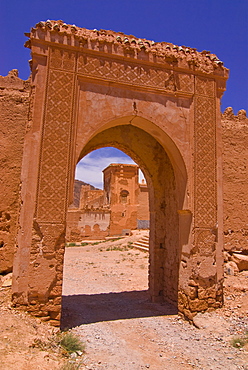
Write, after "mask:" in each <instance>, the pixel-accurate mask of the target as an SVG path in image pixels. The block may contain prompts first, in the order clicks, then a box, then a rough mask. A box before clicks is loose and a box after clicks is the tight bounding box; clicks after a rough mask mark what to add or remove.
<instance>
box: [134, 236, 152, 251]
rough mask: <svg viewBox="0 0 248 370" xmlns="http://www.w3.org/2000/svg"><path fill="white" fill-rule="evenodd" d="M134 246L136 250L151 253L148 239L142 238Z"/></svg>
mask: <svg viewBox="0 0 248 370" xmlns="http://www.w3.org/2000/svg"><path fill="white" fill-rule="evenodd" d="M132 246H133V247H134V248H136V249H140V250H143V251H147V252H148V251H149V238H148V239H144V238H141V239H140V240H138V241H136V242H134V243H133V245H132Z"/></svg>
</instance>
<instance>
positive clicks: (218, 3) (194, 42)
mask: <svg viewBox="0 0 248 370" xmlns="http://www.w3.org/2000/svg"><path fill="white" fill-rule="evenodd" d="M47 19H53V20H58V19H62V20H63V21H65V22H66V23H70V24H76V25H77V26H79V27H85V28H89V29H94V28H97V29H101V28H102V29H108V30H114V31H122V32H124V33H126V34H132V35H135V36H137V37H141V38H147V39H150V40H154V41H167V42H172V43H174V44H177V45H186V46H190V47H195V48H197V49H198V50H199V51H202V50H210V51H211V52H213V53H215V54H216V55H217V56H218V57H219V58H220V59H221V60H222V61H223V62H224V65H225V66H226V67H227V68H229V69H230V78H229V80H228V83H227V91H226V92H225V94H224V97H223V98H222V107H221V109H222V111H224V109H225V108H226V107H228V106H232V107H233V109H234V112H235V113H237V112H238V110H240V109H246V111H247V112H248V0H49V1H48V0H0V24H1V33H0V46H1V56H0V75H3V76H5V75H7V73H8V71H9V70H11V69H13V68H17V69H18V70H19V77H21V78H23V79H27V78H28V76H29V65H28V60H29V59H30V51H29V49H25V48H24V47H23V44H24V42H25V40H26V37H25V36H24V32H29V30H30V28H31V27H32V26H34V25H35V24H36V23H37V22H38V21H40V20H47ZM99 153H100V152H96V153H95V154H94V153H92V154H90V159H91V160H93V158H94V156H95V157H96V158H98V157H99ZM106 153H107V157H109V158H111V161H112V160H113V161H114V160H115V158H116V162H117V157H121V158H122V154H121V153H119V154H118V151H115V152H111V151H110V150H108V151H106ZM101 156H103V153H102V152H101ZM123 160H124V159H123ZM89 162H90V161H89V160H88V164H89ZM92 162H94V161H92ZM106 164H107V162H106ZM80 171H81V170H80ZM80 171H78V172H80ZM80 177H81V179H83V180H84V181H87V178H83V177H82V176H80ZM95 185H96V183H95ZM98 186H99V185H98Z"/></svg>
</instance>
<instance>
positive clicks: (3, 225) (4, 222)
mask: <svg viewBox="0 0 248 370" xmlns="http://www.w3.org/2000/svg"><path fill="white" fill-rule="evenodd" d="M28 106H29V83H28V82H25V81H23V80H21V79H20V78H18V71H17V70H12V71H10V72H9V74H8V76H6V77H3V76H0V141H1V150H0V170H1V175H0V189H1V191H0V273H6V272H8V271H11V270H12V265H13V253H14V248H15V243H16V232H17V220H18V214H19V206H20V205H19V202H20V198H19V191H20V173H21V163H22V153H23V142H24V134H25V126H26V123H27V115H28Z"/></svg>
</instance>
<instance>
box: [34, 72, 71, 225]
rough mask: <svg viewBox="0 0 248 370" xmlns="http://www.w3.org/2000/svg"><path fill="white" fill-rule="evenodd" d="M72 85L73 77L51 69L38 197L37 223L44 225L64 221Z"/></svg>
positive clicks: (67, 73)
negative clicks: (41, 222) (44, 223)
mask: <svg viewBox="0 0 248 370" xmlns="http://www.w3.org/2000/svg"><path fill="white" fill-rule="evenodd" d="M73 84H74V79H73V74H71V73H69V72H66V71H63V72H60V71H56V70H53V69H50V71H49V76H48V82H47V92H46V105H45V117H44V124H43V133H42V150H41V153H42V154H41V158H40V173H39V187H38V194H37V219H38V220H39V221H43V222H63V221H64V219H65V212H66V209H67V186H68V185H67V181H68V180H66V179H68V175H67V172H68V160H69V155H70V133H71V117H72V104H73ZM62 211H63V212H64V213H63V214H61V212H62Z"/></svg>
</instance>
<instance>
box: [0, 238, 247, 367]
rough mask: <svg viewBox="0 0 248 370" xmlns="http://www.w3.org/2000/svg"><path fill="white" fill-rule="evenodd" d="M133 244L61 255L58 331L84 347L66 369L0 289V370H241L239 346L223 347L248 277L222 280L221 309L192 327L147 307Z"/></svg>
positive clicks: (237, 321) (46, 337) (50, 331)
mask: <svg viewBox="0 0 248 370" xmlns="http://www.w3.org/2000/svg"><path fill="white" fill-rule="evenodd" d="M139 237H140V235H134V236H132V237H128V238H125V239H122V240H117V241H114V242H113V241H108V242H104V243H99V244H95V245H86V246H82V247H78V246H75V247H67V248H66V255H65V266H64V285H63V309H62V329H64V330H67V329H70V330H71V331H72V332H73V333H74V334H76V335H77V336H78V337H79V338H80V339H81V340H82V341H83V342H84V343H85V345H86V352H85V354H84V355H83V356H77V355H76V354H73V355H72V356H71V358H70V359H69V362H70V363H69V362H68V359H66V358H64V357H63V356H62V354H61V351H59V348H58V346H56V345H54V344H53V345H51V344H50V345H48V344H49V343H51V342H52V343H55V341H54V338H56V335H57V334H56V331H57V330H58V329H54V328H51V327H50V326H49V325H48V324H46V323H41V322H40V320H38V319H36V318H32V317H30V316H29V315H27V314H25V313H23V312H18V311H16V310H13V309H11V308H10V288H4V287H3V288H1V289H0V331H1V335H0V369H1V370H16V369H17V370H24V369H25V370H33V369H42V370H43V369H44V370H46V369H52V370H53V369H62V368H63V369H68V370H69V369H71V370H73V369H88V370H90V369H92V370H101V369H108V370H112V369H117V370H129V369H130V370H141V369H148V368H149V369H151V370H165V369H170V370H183V369H185V370H187V369H201V370H215V369H223V370H224V369H225V370H234V369H243V370H248V347H247V345H246V346H245V347H240V348H234V347H233V346H232V344H231V341H232V340H233V339H234V338H241V337H243V336H245V332H246V331H247V330H248V318H247V317H248V271H243V272H241V273H239V274H238V275H237V276H227V277H226V278H225V287H226V289H225V306H224V307H223V308H222V309H219V310H216V311H213V312H210V313H205V314H199V315H197V316H196V318H195V321H194V324H195V325H192V324H190V323H188V322H187V321H184V320H183V319H182V318H181V317H180V316H179V315H178V314H177V312H176V310H175V308H174V307H173V306H171V305H168V304H154V303H150V302H149V300H148V292H147V287H148V284H147V277H148V271H147V270H148V253H147V252H143V251H139V250H137V249H132V248H130V246H131V244H130V243H131V242H132V241H134V240H135V239H137V238H139ZM51 338H52V339H51ZM37 339H39V341H38V343H40V345H39V346H37V345H36V346H35V345H34V343H36V344H37ZM41 344H42V345H41ZM63 366H64V367H63Z"/></svg>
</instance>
